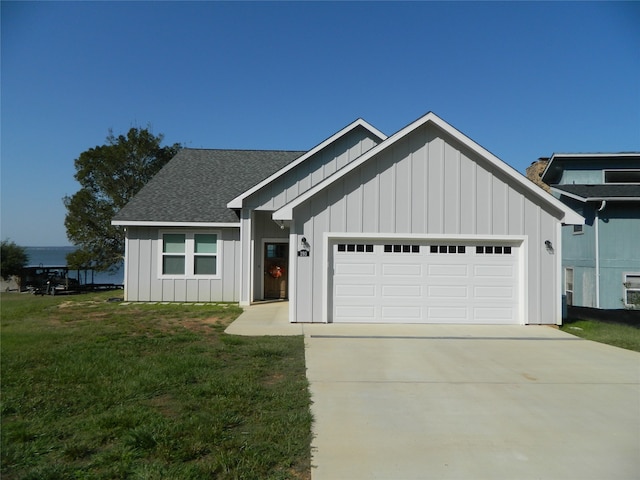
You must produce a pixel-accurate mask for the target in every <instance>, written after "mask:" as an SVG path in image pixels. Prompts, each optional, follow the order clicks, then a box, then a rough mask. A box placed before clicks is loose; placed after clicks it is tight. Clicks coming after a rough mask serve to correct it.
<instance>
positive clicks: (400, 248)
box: [384, 245, 420, 253]
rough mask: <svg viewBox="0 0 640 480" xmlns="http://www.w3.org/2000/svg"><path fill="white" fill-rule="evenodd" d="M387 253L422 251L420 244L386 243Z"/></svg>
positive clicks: (385, 250)
mask: <svg viewBox="0 0 640 480" xmlns="http://www.w3.org/2000/svg"><path fill="white" fill-rule="evenodd" d="M384 252H385V253H420V245H385V246H384Z"/></svg>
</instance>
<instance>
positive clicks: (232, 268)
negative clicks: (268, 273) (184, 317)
mask: <svg viewBox="0 0 640 480" xmlns="http://www.w3.org/2000/svg"><path fill="white" fill-rule="evenodd" d="M220 237H221V238H220V242H221V244H220V247H221V252H222V253H221V255H220V256H219V260H218V261H219V266H220V268H221V269H222V272H221V278H220V279H213V280H210V279H195V278H193V279H192V278H189V279H161V278H158V249H159V248H160V241H159V240H158V229H157V228H142V227H129V229H128V233H127V266H126V268H127V271H126V272H125V276H126V289H127V290H126V293H125V295H126V299H127V300H128V301H138V302H149V301H153V302H160V301H163V302H220V301H224V302H237V301H239V297H240V294H239V278H238V275H239V272H238V271H237V270H238V268H237V266H238V265H239V261H240V257H239V255H240V248H239V229H229V228H227V229H222V230H220Z"/></svg>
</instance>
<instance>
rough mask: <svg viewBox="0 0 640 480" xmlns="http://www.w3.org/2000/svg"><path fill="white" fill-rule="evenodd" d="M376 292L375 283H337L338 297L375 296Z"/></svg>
mask: <svg viewBox="0 0 640 480" xmlns="http://www.w3.org/2000/svg"><path fill="white" fill-rule="evenodd" d="M375 294H376V287H375V285H362V284H358V285H345V284H341V285H337V286H336V297H373V296H375Z"/></svg>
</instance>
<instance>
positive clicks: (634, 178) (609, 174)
mask: <svg viewBox="0 0 640 480" xmlns="http://www.w3.org/2000/svg"><path fill="white" fill-rule="evenodd" d="M604 183H640V169H635V168H634V169H627V170H622V169H620V170H605V171H604Z"/></svg>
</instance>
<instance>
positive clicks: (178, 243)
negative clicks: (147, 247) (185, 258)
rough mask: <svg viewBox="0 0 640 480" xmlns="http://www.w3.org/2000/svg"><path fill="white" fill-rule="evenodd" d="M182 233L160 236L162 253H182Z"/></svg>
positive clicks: (183, 236)
mask: <svg viewBox="0 0 640 480" xmlns="http://www.w3.org/2000/svg"><path fill="white" fill-rule="evenodd" d="M184 238H185V235H184V233H165V234H164V235H163V236H162V251H163V252H164V253H184Z"/></svg>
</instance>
